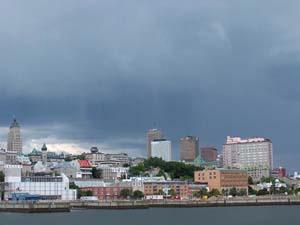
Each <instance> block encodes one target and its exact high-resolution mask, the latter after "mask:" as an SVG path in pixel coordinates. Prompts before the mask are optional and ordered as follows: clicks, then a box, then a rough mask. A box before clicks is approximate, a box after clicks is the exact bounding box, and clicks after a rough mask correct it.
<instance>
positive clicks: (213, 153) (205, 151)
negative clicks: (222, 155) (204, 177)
mask: <svg viewBox="0 0 300 225" xmlns="http://www.w3.org/2000/svg"><path fill="white" fill-rule="evenodd" d="M201 157H202V159H203V160H204V161H206V162H213V161H217V158H218V150H217V149H216V148H215V147H204V148H201Z"/></svg>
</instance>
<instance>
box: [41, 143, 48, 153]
mask: <svg viewBox="0 0 300 225" xmlns="http://www.w3.org/2000/svg"><path fill="white" fill-rule="evenodd" d="M42 151H47V146H46V144H45V143H44V144H43V147H42Z"/></svg>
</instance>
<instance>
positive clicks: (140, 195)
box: [132, 190, 144, 199]
mask: <svg viewBox="0 0 300 225" xmlns="http://www.w3.org/2000/svg"><path fill="white" fill-rule="evenodd" d="M132 196H133V198H134V199H142V198H144V193H143V192H141V191H139V190H135V191H134V192H133V195H132Z"/></svg>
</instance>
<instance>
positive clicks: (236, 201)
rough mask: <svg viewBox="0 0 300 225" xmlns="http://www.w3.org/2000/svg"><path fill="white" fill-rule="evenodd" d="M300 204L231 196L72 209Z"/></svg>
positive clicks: (85, 204)
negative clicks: (226, 197)
mask: <svg viewBox="0 0 300 225" xmlns="http://www.w3.org/2000/svg"><path fill="white" fill-rule="evenodd" d="M271 205H300V198H299V197H265V198H231V199H214V200H200V201H192V200H188V201H182V200H181V201H178V200H141V201H94V202H82V201H76V202H72V203H71V207H72V209H147V208H191V207H234V206H271Z"/></svg>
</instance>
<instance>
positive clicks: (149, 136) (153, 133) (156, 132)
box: [147, 129, 164, 158]
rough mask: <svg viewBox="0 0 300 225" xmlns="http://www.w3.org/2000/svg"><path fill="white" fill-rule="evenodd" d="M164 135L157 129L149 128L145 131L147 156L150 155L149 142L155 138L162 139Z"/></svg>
mask: <svg viewBox="0 0 300 225" xmlns="http://www.w3.org/2000/svg"><path fill="white" fill-rule="evenodd" d="M163 137H164V135H163V133H162V132H161V131H160V130H158V129H150V130H148V132H147V156H148V158H150V157H151V155H152V154H151V153H152V151H151V142H152V141H154V140H156V139H162V138H163Z"/></svg>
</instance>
